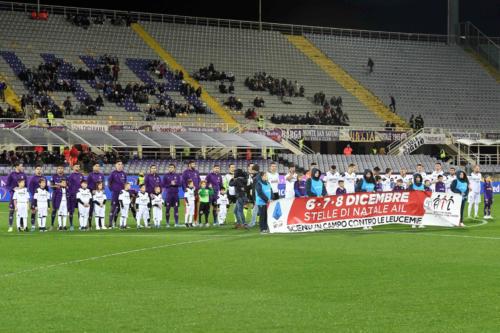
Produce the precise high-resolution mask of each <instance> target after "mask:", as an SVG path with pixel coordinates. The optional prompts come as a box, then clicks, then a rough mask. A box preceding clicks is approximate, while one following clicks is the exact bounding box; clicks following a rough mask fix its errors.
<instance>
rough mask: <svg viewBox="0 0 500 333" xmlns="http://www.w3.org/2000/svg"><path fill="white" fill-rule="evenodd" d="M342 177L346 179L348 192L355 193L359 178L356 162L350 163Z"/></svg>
mask: <svg viewBox="0 0 500 333" xmlns="http://www.w3.org/2000/svg"><path fill="white" fill-rule="evenodd" d="M342 179H343V180H344V186H345V189H346V193H354V192H355V189H356V181H357V180H358V179H357V177H356V164H349V166H348V167H347V171H346V172H345V173H344V175H343V177H342Z"/></svg>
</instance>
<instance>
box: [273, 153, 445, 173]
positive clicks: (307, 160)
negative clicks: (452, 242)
mask: <svg viewBox="0 0 500 333" xmlns="http://www.w3.org/2000/svg"><path fill="white" fill-rule="evenodd" d="M278 158H279V159H281V160H282V161H283V163H285V164H287V163H292V164H294V165H297V166H299V167H300V168H303V169H305V170H308V169H309V166H310V164H311V163H312V162H315V163H317V164H318V167H319V169H320V170H323V171H324V172H326V171H328V170H329V169H330V166H331V165H335V166H337V169H338V170H340V171H345V170H347V166H348V165H349V164H351V163H354V164H356V165H357V166H358V173H362V172H363V170H365V169H370V170H371V169H373V168H374V167H375V166H378V167H379V168H380V169H381V170H383V171H385V169H386V168H391V169H392V170H393V171H394V173H399V170H401V169H402V168H406V169H407V170H408V172H409V173H410V172H414V171H415V166H416V165H417V164H418V163H422V166H423V167H424V170H425V171H426V172H432V171H433V170H434V164H435V163H436V162H438V160H437V159H435V158H433V157H430V156H428V155H405V156H384V155H351V156H345V155H328V154H323V155H300V156H298V155H294V154H279V155H278ZM447 168H448V165H447V164H445V165H444V169H447Z"/></svg>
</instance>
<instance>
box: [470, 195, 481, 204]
mask: <svg viewBox="0 0 500 333" xmlns="http://www.w3.org/2000/svg"><path fill="white" fill-rule="evenodd" d="M468 201H469V203H471V204H472V203H477V204H479V203H481V193H476V192H470V193H469V198H468Z"/></svg>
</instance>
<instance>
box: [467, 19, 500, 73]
mask: <svg viewBox="0 0 500 333" xmlns="http://www.w3.org/2000/svg"><path fill="white" fill-rule="evenodd" d="M460 30H461V35H462V36H463V38H464V39H462V40H461V41H462V43H463V44H464V45H465V46H466V47H470V48H471V49H473V50H474V51H475V52H477V53H478V54H479V55H481V56H482V57H483V58H484V59H485V60H487V61H488V63H489V64H490V65H491V66H493V67H494V68H495V69H496V70H500V46H499V45H500V44H499V39H498V38H497V39H496V41H494V40H493V39H492V38H490V37H488V36H486V35H485V34H484V33H483V32H482V31H481V30H479V28H478V27H476V26H475V25H474V24H472V23H471V22H464V23H462V24H461V25H460Z"/></svg>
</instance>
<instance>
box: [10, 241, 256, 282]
mask: <svg viewBox="0 0 500 333" xmlns="http://www.w3.org/2000/svg"><path fill="white" fill-rule="evenodd" d="M245 236H250V235H238V236H234V238H239V237H245ZM215 239H221V238H216V237H215V238H206V239H199V240H195V241H189V242H181V243H173V244H163V245H157V246H151V247H143V248H140V249H134V250H127V251H121V252H115V253H109V254H105V255H102V256H94V257H88V258H83V259H75V260H70V261H65V262H60V263H56V264H51V265H45V266H38V267H35V268H30V269H25V270H22V271H16V272H11V273H5V274H2V275H0V278H4V277H10V276H14V275H19V274H25V273H31V272H35V271H41V270H45V269H50V268H55V267H60V266H66V265H72V264H78V263H82V262H86V261H94V260H100V259H105V258H111V257H117V256H122V255H126V254H131V253H138V252H144V251H149V250H158V249H164V248H167V247H174V246H181V245H190V244H196V243H204V242H209V241H212V240H215Z"/></svg>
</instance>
